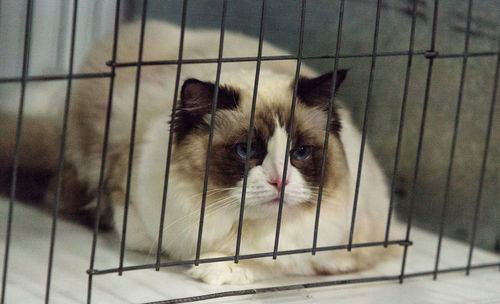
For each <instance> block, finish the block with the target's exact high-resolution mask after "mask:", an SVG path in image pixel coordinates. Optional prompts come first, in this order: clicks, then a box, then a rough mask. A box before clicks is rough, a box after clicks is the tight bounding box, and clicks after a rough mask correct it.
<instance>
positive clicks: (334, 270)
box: [312, 251, 359, 274]
mask: <svg viewBox="0 0 500 304" xmlns="http://www.w3.org/2000/svg"><path fill="white" fill-rule="evenodd" d="M358 258H359V257H358V256H357V255H356V254H355V253H353V252H347V251H337V252H333V253H332V252H320V253H317V254H316V257H313V260H312V261H313V266H314V270H315V271H316V273H318V274H339V273H348V272H354V271H357V270H358V268H359V267H358V266H359V265H358Z"/></svg>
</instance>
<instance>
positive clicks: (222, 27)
mask: <svg viewBox="0 0 500 304" xmlns="http://www.w3.org/2000/svg"><path fill="white" fill-rule="evenodd" d="M226 11H227V0H224V1H223V3H222V17H221V25H220V38H219V55H218V57H217V74H216V76H215V86H214V101H213V103H212V112H211V116H210V134H209V136H208V146H207V156H206V160H205V178H204V180H203V195H202V199H201V210H200V224H199V226H198V241H197V243H196V258H195V262H194V264H195V265H196V266H198V264H200V251H201V237H202V234H203V221H204V218H205V204H206V202H207V190H208V169H209V168H210V154H211V152H212V142H213V137H214V126H215V111H216V110H217V101H218V100H219V82H220V73H221V67H222V53H223V50H224V32H225V29H226Z"/></svg>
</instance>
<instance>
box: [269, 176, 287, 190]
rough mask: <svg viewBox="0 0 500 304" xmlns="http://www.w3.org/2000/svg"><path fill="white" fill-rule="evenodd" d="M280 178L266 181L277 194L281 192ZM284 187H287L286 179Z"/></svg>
mask: <svg viewBox="0 0 500 304" xmlns="http://www.w3.org/2000/svg"><path fill="white" fill-rule="evenodd" d="M281 181H282V179H281V178H274V179H271V180H268V181H267V182H268V183H269V184H270V185H272V186H273V187H274V188H275V189H276V190H277V191H278V192H280V191H281ZM285 185H288V179H287V180H286V181H285Z"/></svg>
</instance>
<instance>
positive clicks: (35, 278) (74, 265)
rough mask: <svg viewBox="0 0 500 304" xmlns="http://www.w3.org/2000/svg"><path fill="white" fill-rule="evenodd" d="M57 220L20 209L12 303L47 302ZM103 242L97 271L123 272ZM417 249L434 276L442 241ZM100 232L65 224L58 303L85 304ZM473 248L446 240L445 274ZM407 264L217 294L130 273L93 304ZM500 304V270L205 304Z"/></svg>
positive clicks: (163, 276)
mask: <svg viewBox="0 0 500 304" xmlns="http://www.w3.org/2000/svg"><path fill="white" fill-rule="evenodd" d="M7 209H8V203H7V201H6V200H5V199H2V198H0V257H2V259H3V256H4V249H5V230H6V219H7ZM51 221H52V219H51V217H50V216H49V215H48V214H45V213H43V212H41V211H39V210H36V209H33V208H30V207H27V206H25V205H22V204H15V208H14V222H13V233H12V239H11V247H10V259H9V267H8V281H7V290H6V292H7V293H6V295H7V301H6V303H43V301H44V297H45V285H46V276H47V260H48V252H49V239H50V227H51ZM99 240H100V241H99V242H98V249H97V260H96V268H98V269H104V268H112V267H117V265H118V254H119V249H118V242H117V239H116V236H115V235H114V234H104V235H101V237H100V239H99ZM412 240H413V241H414V245H413V246H411V247H410V250H409V257H408V264H407V268H406V272H407V273H413V272H420V271H428V270H432V269H433V267H434V255H435V249H436V244H437V236H435V235H434V234H431V233H427V232H424V231H422V230H418V229H413V230H412ZM91 241H92V232H91V231H90V230H89V229H86V228H84V227H82V226H78V225H75V224H72V223H69V222H66V221H59V222H58V230H57V238H56V251H55V260H54V268H53V277H52V288H51V294H50V299H51V303H64V304H71V303H84V302H85V301H86V293H87V282H88V281H87V278H88V277H87V274H86V272H85V271H86V270H87V269H88V267H89V256H90V244H91ZM467 254H468V246H466V245H464V244H461V243H458V242H455V241H452V240H449V239H445V240H444V242H443V250H442V258H441V264H440V267H441V268H448V267H463V266H464V265H465V263H466V261H467ZM153 259H154V257H152V256H147V255H141V254H137V253H132V252H127V253H126V265H136V264H142V263H151V262H152V260H153ZM498 262H500V256H498V255H495V254H492V253H488V252H484V251H482V250H479V249H476V250H475V251H474V259H473V264H476V265H477V264H483V263H498ZM400 267H401V261H400V259H396V260H393V261H388V262H386V263H383V264H380V265H379V266H377V268H376V269H372V270H370V271H365V272H363V273H356V274H350V275H342V276H318V277H288V278H283V279H279V280H273V281H271V282H261V283H257V284H252V285H248V286H222V287H212V286H208V285H206V284H203V283H199V282H195V281H193V280H191V279H189V278H188V277H186V276H185V275H184V274H183V272H184V270H185V268H182V267H175V268H169V269H162V270H161V271H159V272H156V271H154V270H137V271H129V272H125V273H124V275H123V276H121V277H120V276H118V275H116V274H106V275H98V276H94V282H93V296H92V300H93V301H92V303H143V302H150V301H160V300H168V299H172V298H178V297H189V296H197V295H203V294H207V293H214V292H221V291H228V290H237V289H249V288H259V287H269V286H278V285H286V284H298V283H306V282H318V281H330V280H340V279H347V278H360V277H372V276H380V275H397V274H399V271H400ZM250 301H251V302H252V303H333V302H334V303H349V304H357V303H398V304H399V303H419V304H420V303H481V304H486V303H500V271H499V269H498V267H493V268H488V269H478V270H473V271H472V273H471V275H470V276H469V277H466V276H465V275H464V273H463V272H459V273H448V274H441V275H439V277H438V280H437V281H433V280H432V277H431V276H425V277H418V278H411V279H410V278H408V279H406V280H405V282H404V284H398V283H397V282H396V281H389V282H376V283H363V284H351V285H341V286H330V287H321V288H311V289H301V290H294V291H287V292H274V293H265V294H258V295H251V296H240V297H229V298H219V299H214V300H210V301H206V302H203V303H208V302H210V303H249V302H250Z"/></svg>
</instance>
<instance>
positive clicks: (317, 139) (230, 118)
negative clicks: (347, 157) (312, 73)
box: [174, 70, 346, 218]
mask: <svg viewBox="0 0 500 304" xmlns="http://www.w3.org/2000/svg"><path fill="white" fill-rule="evenodd" d="M345 74H346V71H345V70H341V71H339V72H338V74H337V77H336V78H337V81H336V86H337V87H338V85H339V84H340V83H341V82H342V80H343V79H344V78H345ZM260 83H261V85H260V86H259V94H258V97H257V103H256V108H255V117H254V128H253V130H252V144H251V146H250V148H248V146H247V138H248V131H249V125H250V117H251V113H252V94H253V90H252V88H251V86H250V85H248V84H247V85H245V83H238V81H237V80H234V82H233V83H232V84H230V85H226V86H221V87H219V89H218V102H217V111H216V115H215V121H214V133H213V146H212V153H211V158H210V167H209V186H210V187H209V200H207V202H208V203H210V202H211V201H213V202H217V201H221V200H225V202H226V203H227V202H229V201H231V202H234V203H235V204H236V203H238V204H239V202H240V200H241V197H242V189H243V184H244V176H245V161H246V159H247V158H248V159H249V170H248V179H247V188H246V204H245V206H246V207H245V208H246V209H245V210H246V211H245V213H246V215H247V216H249V217H253V218H259V217H265V216H267V215H269V214H270V213H275V212H271V210H273V211H275V210H277V205H278V203H279V199H280V194H281V190H282V181H283V180H284V182H285V192H284V197H283V201H284V204H285V205H287V206H290V207H306V208H307V207H310V206H314V205H315V203H316V198H317V192H318V187H319V184H320V180H321V167H322V158H323V153H324V147H323V145H324V140H325V128H326V123H327V111H328V101H329V97H330V90H331V87H332V74H331V73H329V74H325V75H323V76H320V77H317V78H313V79H309V78H300V80H299V83H298V90H297V101H296V106H295V111H294V118H293V123H292V126H291V129H290V115H291V101H292V96H293V82H292V81H291V80H290V79H287V78H279V79H277V78H272V79H266V75H263V76H262V78H261V81H260ZM238 84H239V85H238ZM213 94H214V85H213V84H211V83H206V82H201V81H198V80H194V79H190V80H187V81H186V82H185V83H184V86H183V88H182V91H181V100H180V105H179V107H180V108H179V111H178V113H177V115H176V118H175V120H174V127H175V129H174V130H175V135H176V138H175V142H176V152H175V157H176V161H177V162H181V163H183V168H184V171H185V173H187V176H188V177H189V178H191V179H192V182H193V183H196V184H200V183H201V181H203V178H204V170H205V157H206V151H207V144H208V137H209V134H210V130H209V126H210V120H211V116H210V112H211V107H212V103H213ZM289 130H291V131H290V145H289V147H290V148H289V149H288V151H287V149H286V148H287V139H288V136H289ZM329 132H330V135H331V136H330V144H329V148H328V149H329V151H328V157H327V163H326V166H325V169H326V170H325V184H326V185H330V186H331V185H334V184H335V181H334V179H335V178H339V172H335V171H338V170H335V167H338V168H342V167H343V164H336V165H334V164H335V163H337V162H342V163H343V162H344V161H343V150H342V145H341V143H340V139H339V136H338V135H339V132H340V121H339V118H338V115H337V112H336V111H334V112H333V114H332V119H331V121H330V124H329ZM287 154H288V165H287V170H286V171H287V172H286V178H285V179H283V169H284V163H285V156H286V155H287ZM330 190H331V189H330ZM200 191H201V190H200ZM328 191H329V190H328V189H325V192H328ZM210 198H211V199H210ZM287 208H289V207H287ZM268 209H269V210H268Z"/></svg>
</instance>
